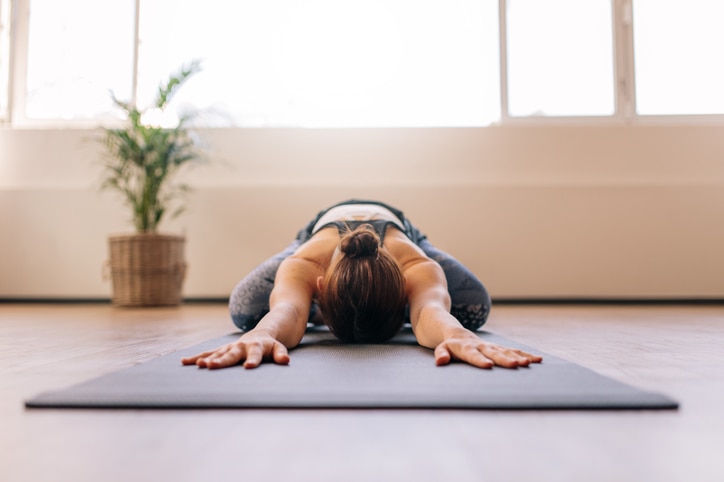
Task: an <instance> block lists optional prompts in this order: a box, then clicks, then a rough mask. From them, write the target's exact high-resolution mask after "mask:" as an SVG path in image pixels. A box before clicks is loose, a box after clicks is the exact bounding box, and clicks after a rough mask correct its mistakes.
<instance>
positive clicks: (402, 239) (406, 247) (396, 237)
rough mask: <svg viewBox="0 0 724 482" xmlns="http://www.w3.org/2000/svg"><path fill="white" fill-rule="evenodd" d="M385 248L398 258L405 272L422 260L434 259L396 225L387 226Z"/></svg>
mask: <svg viewBox="0 0 724 482" xmlns="http://www.w3.org/2000/svg"><path fill="white" fill-rule="evenodd" d="M385 248H386V249H387V251H389V253H390V254H391V255H392V257H394V258H395V260H397V262H398V263H399V265H400V267H401V268H402V271H403V272H405V270H406V269H408V268H410V267H411V266H414V265H416V264H419V263H421V262H426V261H432V260H431V259H430V258H429V257H428V256H427V255H426V254H425V253H424V252H423V251H422V249H420V247H419V246H417V245H416V244H415V243H413V242H412V241H411V240H410V238H408V237H407V235H405V233H403V232H402V231H400V230H399V229H396V228H394V227H388V228H387V233H386V234H385ZM433 262H434V261H433Z"/></svg>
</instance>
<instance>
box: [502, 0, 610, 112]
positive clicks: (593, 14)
mask: <svg viewBox="0 0 724 482" xmlns="http://www.w3.org/2000/svg"><path fill="white" fill-rule="evenodd" d="M507 5H508V8H507V12H506V16H507V22H506V23H507V25H506V29H507V37H508V45H507V49H508V106H509V112H510V115H511V116H521V117H523V116H602V115H612V114H613V113H614V75H613V34H612V13H611V0H585V1H581V0H508V1H507Z"/></svg>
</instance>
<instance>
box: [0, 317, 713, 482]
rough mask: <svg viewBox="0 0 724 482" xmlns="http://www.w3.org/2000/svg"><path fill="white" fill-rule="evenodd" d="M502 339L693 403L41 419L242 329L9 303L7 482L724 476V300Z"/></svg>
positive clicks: (543, 327) (514, 327) (1, 385)
mask: <svg viewBox="0 0 724 482" xmlns="http://www.w3.org/2000/svg"><path fill="white" fill-rule="evenodd" d="M487 329H488V330H489V331H492V332H495V333H498V334H501V335H504V336H507V337H509V338H513V339H516V340H519V341H521V342H523V343H526V344H528V345H533V346H535V347H537V348H539V349H541V350H543V351H545V352H548V353H550V354H553V355H557V356H560V357H563V358H566V359H568V360H571V361H574V362H577V363H579V364H581V365H584V366H587V367H589V368H592V369H594V370H596V371H598V372H599V373H602V374H604V375H607V376H610V377H612V378H615V379H618V380H620V381H623V382H626V383H629V384H632V385H635V386H637V387H640V388H644V389H650V390H655V391H660V392H663V393H666V394H668V395H670V396H672V397H674V398H676V399H677V400H679V401H680V403H681V408H680V409H679V410H677V411H552V412H545V411H522V412H505V411H455V410H453V411H450V410H447V411H446V410H440V411H434V410H424V411H405V410H380V411H373V410H371V411H365V410H362V411H354V410H215V411H214V410H208V411H205V410H196V411H181V410H179V411H144V410H26V409H25V408H24V407H23V401H24V400H25V399H26V398H29V397H31V396H33V395H36V394H38V393H40V392H43V391H46V390H51V389H57V388H63V387H66V386H68V385H70V384H73V383H76V382H81V381H84V380H87V379H89V378H92V377H95V376H98V375H101V374H104V373H108V372H111V371H115V370H118V369H121V368H125V367H128V366H131V365H134V364H137V363H142V362H144V361H147V360H150V359H152V358H155V357H158V356H160V355H163V354H166V353H170V352H173V351H175V350H178V349H181V348H184V347H186V346H189V345H193V344H196V343H199V342H202V341H205V340H207V339H209V338H211V337H216V336H220V335H224V334H227V333H230V332H232V331H233V327H232V325H231V322H230V321H229V319H228V316H227V312H226V307H225V306H223V305H213V304H211V305H210V304H186V305H184V306H182V307H180V308H171V309H156V310H123V309H116V308H113V307H111V306H108V305H103V304H86V305H67V304H65V305H64V304H59V305H47V304H38V305H21V304H18V305H10V304H0V361H1V362H2V363H1V364H0V394H1V396H0V481H2V482H19V481H32V482H49V481H73V482H85V481H92V482H116V481H118V482H120V481H123V482H140V481H154V482H155V481H179V482H184V481H216V480H239V481H254V482H257V481H335V482H336V481H340V482H342V481H345V482H346V481H393V480H394V481H408V480H409V481H436V482H442V481H456V482H465V481H475V482H480V481H530V482H536V481H548V480H551V481H558V482H560V481H577V482H578V481H580V482H590V481H607V482H608V481H641V482H648V481H653V482H668V481H677V482H678V481H681V482H689V481H698V482H708V481H712V482H714V481H716V482H721V481H724V306H722V305H657V306H634V305H621V306H610V305H605V306H601V305H556V306H552V305H545V306H532V305H523V306H520V305H518V306H516V305H499V306H497V307H495V308H494V309H493V314H492V316H491V319H490V321H489V323H488V325H487ZM293 356H294V354H293V352H292V357H293ZM292 359H293V358H292Z"/></svg>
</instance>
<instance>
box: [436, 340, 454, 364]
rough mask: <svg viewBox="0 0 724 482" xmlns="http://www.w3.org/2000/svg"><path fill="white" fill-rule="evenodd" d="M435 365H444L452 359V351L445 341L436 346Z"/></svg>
mask: <svg viewBox="0 0 724 482" xmlns="http://www.w3.org/2000/svg"><path fill="white" fill-rule="evenodd" d="M434 353H435V365H437V366H443V365H447V364H448V363H450V360H452V354H451V353H450V351H448V349H447V347H446V346H445V344H444V343H440V344H439V345H437V348H435V352H434Z"/></svg>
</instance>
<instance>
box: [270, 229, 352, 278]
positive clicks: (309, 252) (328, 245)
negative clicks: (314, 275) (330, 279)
mask: <svg viewBox="0 0 724 482" xmlns="http://www.w3.org/2000/svg"><path fill="white" fill-rule="evenodd" d="M338 244H339V233H338V231H337V228H336V227H334V226H331V227H329V228H324V229H322V230H320V231H319V232H318V233H316V234H314V236H312V238H310V239H309V240H308V241H307V242H305V243H304V244H302V245H301V246H300V247H299V248H297V250H296V251H295V252H294V254H292V255H291V256H289V257H288V258H287V259H285V260H284V261H283V262H282V264H281V266H280V267H279V269H280V270H282V269H284V270H287V269H289V268H292V267H294V268H295V269H296V270H297V271H298V270H300V269H303V270H304V271H305V272H307V271H315V272H317V271H320V270H321V271H324V270H326V269H327V266H329V262H330V260H331V258H332V253H334V250H335V248H336V247H337V245H338Z"/></svg>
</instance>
